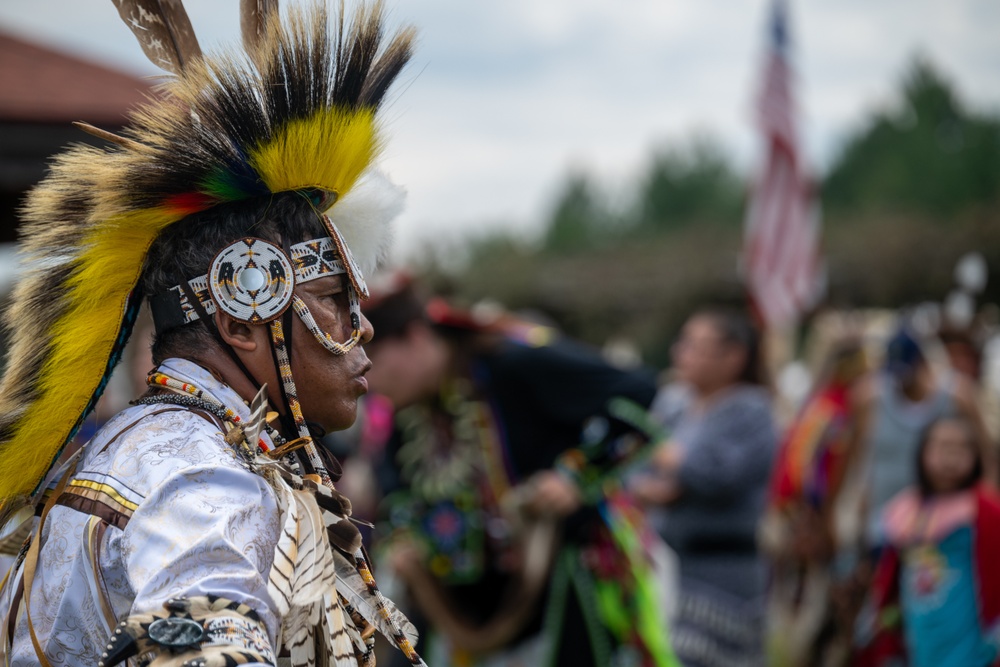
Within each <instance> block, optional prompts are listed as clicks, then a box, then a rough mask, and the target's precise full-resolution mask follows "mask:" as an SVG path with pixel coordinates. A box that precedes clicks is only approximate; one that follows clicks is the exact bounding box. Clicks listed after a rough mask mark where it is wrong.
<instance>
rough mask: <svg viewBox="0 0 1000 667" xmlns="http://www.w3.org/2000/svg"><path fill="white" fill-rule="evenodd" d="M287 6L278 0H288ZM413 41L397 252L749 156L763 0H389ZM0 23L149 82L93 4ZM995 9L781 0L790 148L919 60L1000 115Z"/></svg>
mask: <svg viewBox="0 0 1000 667" xmlns="http://www.w3.org/2000/svg"><path fill="white" fill-rule="evenodd" d="M289 1H290V0H285V3H286V4H287V3H288V2H289ZM186 4H187V5H188V11H189V13H190V15H191V19H192V22H193V23H194V26H195V29H196V31H197V33H198V34H199V38H200V40H201V43H202V47H203V48H204V49H206V50H214V49H218V48H220V47H221V46H222V45H224V44H226V43H230V42H232V41H234V40H236V39H238V21H237V15H238V4H239V3H238V0H188V2H187V3H186ZM388 6H389V7H390V8H391V19H392V21H393V22H394V23H397V24H399V23H404V22H406V23H413V24H415V25H416V26H417V28H418V30H419V34H420V38H419V44H418V50H417V54H416V57H415V59H414V62H413V65H412V66H411V67H410V69H409V70H408V71H407V72H406V74H405V75H404V77H403V80H402V83H401V85H399V86H398V87H397V89H396V96H395V101H394V102H393V103H392V105H391V106H390V107H389V108H388V116H387V117H388V118H389V131H390V136H391V138H392V143H391V145H390V149H389V152H388V154H387V158H386V161H385V167H386V168H387V171H388V172H389V173H390V175H391V176H392V177H393V179H394V180H396V181H398V182H399V183H401V184H403V185H404V186H405V187H406V188H407V189H408V191H409V193H410V195H409V200H408V208H407V211H406V213H404V214H403V217H402V218H401V219H400V221H399V225H398V235H397V236H398V241H399V243H398V250H397V255H396V256H397V258H405V257H407V256H412V255H413V254H414V253H417V252H419V251H420V248H421V247H422V246H423V244H424V243H427V242H430V241H431V240H434V239H455V238H460V237H462V236H465V235H469V234H477V233H481V232H482V231H483V230H486V229H490V228H494V227H496V226H503V227H507V228H513V229H516V230H519V231H522V232H523V233H524V234H525V235H532V234H535V233H537V231H538V223H539V221H540V220H542V219H544V217H545V214H546V212H547V210H548V208H549V207H550V206H551V203H552V199H553V197H554V196H555V194H556V193H557V192H558V190H559V188H560V186H561V184H562V183H563V182H564V180H565V178H566V175H567V174H568V173H569V172H570V171H572V170H586V171H587V172H589V173H592V174H594V175H595V176H596V177H597V178H598V180H599V181H600V183H601V184H602V186H603V187H605V188H606V189H607V190H608V191H609V192H612V193H619V195H620V196H623V197H624V196H627V193H628V190H629V186H630V183H631V182H632V181H633V180H634V177H635V176H636V175H637V174H640V173H641V172H642V170H643V168H644V166H645V165H646V164H647V163H648V161H649V159H650V157H651V155H652V154H653V152H654V151H655V150H656V149H657V148H658V147H663V146H669V145H675V144H677V143H679V142H684V141H686V140H689V139H690V137H691V136H692V135H693V134H696V133H710V134H713V135H715V136H716V137H718V138H719V139H720V140H721V141H722V142H723V144H724V145H725V147H726V148H727V149H728V150H730V151H731V153H732V155H733V156H734V158H735V159H736V161H737V163H738V164H739V165H740V167H741V168H742V169H750V168H751V167H752V165H753V164H754V158H755V155H756V146H757V144H756V142H755V135H754V129H753V125H752V108H753V107H752V99H753V94H754V89H755V85H756V81H757V76H758V72H759V70H760V64H761V58H762V53H763V45H764V36H765V30H764V28H765V24H766V13H767V8H768V2H767V0H684V1H681V0H503V2H481V1H479V0H395V1H392V0H390V1H389V2H388ZM0 27H2V28H3V29H4V30H7V31H13V32H16V33H18V34H21V35H22V36H26V37H29V38H32V39H35V40H38V41H41V42H44V43H47V44H49V45H51V46H54V47H57V48H60V49H62V50H65V51H69V52H71V53H75V54H78V55H81V56H84V57H87V58H90V59H93V60H98V61H100V62H104V63H107V64H111V65H114V66H118V67H120V68H123V69H127V70H130V71H133V72H137V73H139V74H154V73H155V72H156V70H155V69H153V68H152V66H151V65H148V63H147V62H146V61H145V59H144V58H143V56H142V54H141V52H140V51H139V48H138V46H137V45H136V44H135V42H134V40H133V39H132V37H131V34H130V33H129V32H128V31H127V30H126V28H125V27H124V25H122V24H121V23H120V21H119V20H118V17H117V12H116V10H115V9H114V6H113V4H112V2H110V0H3V1H2V2H0ZM998 31H1000V3H998V2H996V0H836V1H835V2H834V1H832V0H826V1H825V2H820V1H819V0H791V35H792V49H793V51H792V52H793V57H794V59H795V62H796V66H797V69H798V73H799V85H798V97H799V102H800V107H801V110H802V113H801V115H800V126H801V129H802V136H803V142H804V147H805V148H804V150H805V153H806V155H807V157H808V160H809V162H810V163H811V164H812V165H813V167H814V169H816V170H821V169H822V168H824V167H825V166H826V165H827V164H828V163H829V161H830V160H831V158H832V156H833V155H835V152H836V150H837V147H838V146H839V145H840V143H841V141H842V139H843V137H844V136H845V135H846V134H847V133H848V132H849V131H851V130H852V129H853V128H856V127H857V126H858V124H859V123H861V122H862V120H863V119H864V117H865V115H866V114H867V113H869V112H870V111H871V110H873V109H877V108H881V107H884V106H886V105H889V104H891V103H892V96H891V93H892V91H893V90H895V88H896V87H897V82H898V80H899V78H900V76H901V74H902V72H903V71H904V69H905V66H906V64H907V63H908V62H909V61H910V59H911V58H912V56H913V54H915V53H917V52H922V53H925V54H928V55H929V56H930V58H931V59H932V60H933V61H934V62H935V63H937V64H938V65H939V67H940V68H941V69H942V70H943V71H944V72H945V73H946V74H947V75H949V76H950V77H952V78H953V80H954V81H955V82H956V84H957V85H958V88H959V91H960V93H961V94H962V95H963V96H964V98H965V99H966V100H967V101H968V102H969V103H970V104H971V105H973V106H974V107H977V108H980V109H988V110H992V111H1000V39H998V38H997V34H998Z"/></svg>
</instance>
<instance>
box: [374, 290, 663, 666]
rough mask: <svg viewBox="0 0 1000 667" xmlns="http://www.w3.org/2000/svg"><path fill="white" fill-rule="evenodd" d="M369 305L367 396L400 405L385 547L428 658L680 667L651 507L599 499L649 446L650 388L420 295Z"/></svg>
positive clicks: (547, 332)
mask: <svg viewBox="0 0 1000 667" xmlns="http://www.w3.org/2000/svg"><path fill="white" fill-rule="evenodd" d="M366 313H367V315H368V316H369V317H370V318H371V319H372V320H373V321H374V322H375V323H376V324H375V326H377V327H379V338H378V339H377V340H376V341H375V342H374V344H373V345H372V346H371V347H370V352H369V353H370V354H371V356H372V359H373V362H374V366H373V371H372V372H371V373H370V374H369V375H368V379H369V381H370V382H371V388H372V391H373V392H377V393H382V394H383V395H385V396H386V397H388V398H389V399H390V400H391V401H392V402H393V404H394V405H395V406H396V407H397V408H398V409H399V410H398V412H397V414H396V427H397V429H396V433H395V436H394V439H393V441H392V442H391V443H390V446H389V450H388V451H389V452H390V453H391V458H390V459H389V460H388V461H387V463H388V464H389V465H388V466H387V469H386V471H385V473H386V474H385V476H384V487H385V488H386V490H388V491H390V492H391V493H390V495H389V497H388V498H387V501H386V504H387V507H388V510H387V513H388V518H389V523H390V525H391V528H392V531H393V540H392V544H391V548H390V549H388V550H387V551H388V553H389V554H390V555H391V556H390V558H391V561H390V562H391V565H392V566H393V569H394V570H395V571H396V572H397V574H398V575H399V576H400V577H401V578H402V579H403V580H404V581H405V583H406V585H407V587H408V588H409V590H410V593H411V597H412V600H413V603H414V604H415V605H416V607H417V609H419V610H420V612H422V615H423V616H424V617H425V619H426V620H427V621H428V622H429V623H430V625H431V627H432V630H433V633H432V639H431V644H430V645H429V646H430V648H429V649H428V650H429V651H430V653H429V656H430V657H429V660H430V661H431V662H432V663H433V664H435V665H490V666H499V665H539V666H541V665H567V666H568V665H573V666H580V667H586V666H587V665H593V666H594V667H605V666H606V665H619V664H620V665H642V666H647V665H648V666H653V665H656V666H664V667H665V666H667V665H671V664H674V663H673V661H672V658H671V655H670V651H669V647H668V645H667V641H666V639H665V636H664V631H663V628H664V626H663V623H662V621H661V620H660V617H659V614H658V610H657V605H656V602H655V596H656V587H655V586H654V585H653V584H652V582H651V580H650V578H649V576H648V575H649V573H648V568H647V566H646V560H645V558H646V557H645V553H644V550H643V548H642V541H641V540H642V532H641V526H642V524H641V514H640V513H639V512H638V511H637V509H636V508H634V507H631V506H630V505H629V504H628V503H627V502H625V501H624V499H623V497H622V496H620V495H618V494H612V495H610V496H609V495H607V494H606V493H605V490H606V489H607V488H608V486H607V481H608V479H609V477H610V475H609V473H613V471H614V470H615V468H616V467H617V466H618V465H619V464H621V463H623V462H624V461H627V460H628V459H629V458H630V457H632V456H633V455H634V454H636V453H637V452H638V451H639V449H640V448H641V447H642V446H643V444H644V443H645V442H646V441H647V439H648V436H647V435H646V434H645V433H644V419H645V409H644V408H645V406H648V405H649V403H650V401H651V400H652V398H653V395H654V393H655V385H654V383H653V381H652V378H651V377H648V376H647V375H646V374H645V373H641V372H623V371H620V370H616V369H614V368H612V367H610V366H609V365H607V364H606V363H604V362H603V361H602V360H601V359H600V358H599V357H597V356H596V355H595V354H593V353H592V352H590V351H589V350H588V349H586V348H584V347H582V346H580V345H577V344H574V343H571V342H569V341H567V340H564V339H560V338H558V337H557V336H556V335H555V333H554V332H553V331H552V330H551V329H548V328H545V327H541V326H535V325H529V324H525V323H524V322H519V321H515V320H511V319H500V320H495V321H493V322H491V323H490V324H488V325H484V324H483V323H481V322H477V321H476V320H475V319H473V318H472V317H470V316H469V315H468V314H466V313H462V312H459V311H456V310H454V309H452V308H450V307H448V306H447V305H446V304H444V303H443V302H441V301H433V302H431V303H430V304H429V305H428V306H427V308H426V309H425V308H424V306H423V304H422V303H421V301H420V300H419V299H418V298H417V295H416V293H415V291H414V289H413V288H412V286H405V287H403V288H402V289H400V290H399V291H397V292H396V293H394V294H392V295H390V296H388V297H387V298H385V299H384V300H383V302H382V304H381V305H380V306H376V307H375V308H369V309H368V310H367V311H366Z"/></svg>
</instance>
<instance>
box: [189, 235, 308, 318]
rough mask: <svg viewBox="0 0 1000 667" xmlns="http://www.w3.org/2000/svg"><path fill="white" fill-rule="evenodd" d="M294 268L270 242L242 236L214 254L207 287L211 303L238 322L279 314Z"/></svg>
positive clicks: (284, 305) (287, 301)
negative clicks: (213, 302)
mask: <svg viewBox="0 0 1000 667" xmlns="http://www.w3.org/2000/svg"><path fill="white" fill-rule="evenodd" d="M294 288H295V270H294V269H293V268H292V263H291V261H290V260H289V259H288V256H287V255H286V254H285V253H284V252H283V251H282V250H281V248H279V247H278V246H276V245H274V244H273V243H269V242H267V241H265V240H263V239H255V238H245V239H240V240H239V241H236V242H235V243H233V244H231V245H229V246H227V247H225V248H223V249H222V251H221V252H220V253H219V254H218V255H216V256H215V259H214V260H213V261H212V267H211V269H209V272H208V290H209V292H211V294H212V299H213V300H214V301H215V305H216V306H217V307H219V308H221V309H222V310H223V312H226V313H229V314H230V315H232V316H233V317H234V318H236V319H237V320H239V321H241V322H248V323H250V324H259V323H262V322H270V321H271V320H273V319H275V318H277V317H280V316H281V314H282V313H284V312H285V310H286V309H287V308H288V305H289V304H290V303H291V302H292V290H293V289H294Z"/></svg>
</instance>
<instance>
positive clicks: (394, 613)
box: [333, 552, 419, 644]
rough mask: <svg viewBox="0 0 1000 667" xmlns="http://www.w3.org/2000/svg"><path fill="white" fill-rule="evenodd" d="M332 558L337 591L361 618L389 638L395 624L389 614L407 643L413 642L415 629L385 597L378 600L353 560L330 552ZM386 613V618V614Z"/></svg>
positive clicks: (416, 634) (415, 640) (415, 633)
mask: <svg viewBox="0 0 1000 667" xmlns="http://www.w3.org/2000/svg"><path fill="white" fill-rule="evenodd" d="M333 561H334V563H336V566H337V592H338V593H340V594H341V595H343V596H344V599H346V600H347V601H348V603H350V605H351V606H352V607H354V609H355V610H356V611H357V612H358V613H359V614H361V616H362V618H364V619H365V620H366V621H368V622H369V623H371V624H372V625H374V626H375V627H376V628H377V629H378V631H379V632H381V633H382V634H383V635H385V636H386V637H390V638H391V637H392V636H393V635H395V634H396V628H394V627H393V626H392V623H390V622H389V620H388V618H391V619H392V620H393V621H394V622H395V624H396V626H397V627H398V628H399V629H400V630H401V631H402V632H403V635H404V636H405V637H406V638H407V639H408V640H410V643H411V644H416V643H417V639H418V638H419V635H418V633H417V629H416V628H415V627H414V626H413V624H412V623H410V621H409V620H408V619H407V618H406V616H404V615H403V613H402V612H401V611H399V609H397V608H396V605H394V604H393V603H392V602H390V601H389V600H388V599H387V598H385V597H384V596H383V597H382V600H383V601H384V603H382V602H380V601H379V600H378V599H377V598H376V597H375V595H374V594H373V593H372V592H371V591H370V590H369V589H368V586H367V585H366V584H365V581H364V579H362V578H361V575H360V574H359V573H358V570H357V568H356V567H355V566H354V563H352V562H351V561H349V560H348V559H347V558H346V557H344V556H343V555H341V554H340V553H339V552H334V554H333ZM380 604H383V606H384V608H385V615H383V612H380V611H379V605H380ZM387 616H388V618H386V617H387Z"/></svg>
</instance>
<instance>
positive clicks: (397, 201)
mask: <svg viewBox="0 0 1000 667" xmlns="http://www.w3.org/2000/svg"><path fill="white" fill-rule="evenodd" d="M405 200H406V190H404V189H403V188H402V187H400V186H398V185H396V184H395V183H393V182H392V181H390V180H389V178H388V177H387V176H386V175H385V174H384V173H382V172H381V171H379V170H378V169H375V168H374V167H372V168H370V169H368V170H366V171H365V172H364V173H363V174H362V175H361V177H360V178H359V179H358V181H357V182H356V183H355V184H354V187H353V188H351V190H350V191H349V192H348V193H347V194H346V195H344V196H343V197H342V198H341V199H339V200H338V201H337V202H336V203H335V204H334V205H333V206H332V207H330V209H329V210H328V211H327V215H328V216H330V220H331V221H332V222H333V224H334V225H336V226H337V229H339V230H340V233H341V234H343V236H344V240H345V241H346V242H347V245H348V247H349V248H350V249H351V254H352V255H354V260H355V261H356V262H357V263H358V267H359V268H360V269H361V272H362V273H363V274H364V276H365V277H366V278H367V277H368V276H370V275H372V274H373V273H374V272H375V269H377V268H378V266H379V264H380V263H381V262H382V260H384V259H385V257H386V255H387V254H388V252H389V246H390V245H391V243H392V224H391V223H392V221H393V219H394V218H396V216H398V215H399V214H400V213H401V212H402V211H403V204H404V201H405Z"/></svg>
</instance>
